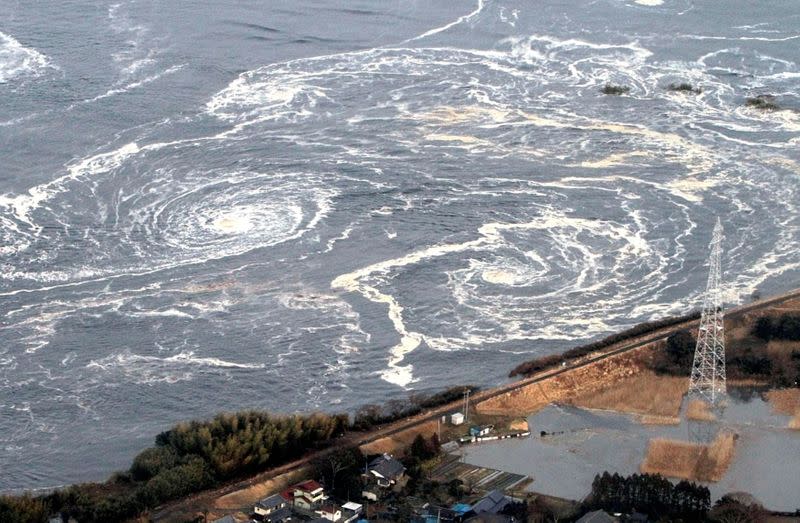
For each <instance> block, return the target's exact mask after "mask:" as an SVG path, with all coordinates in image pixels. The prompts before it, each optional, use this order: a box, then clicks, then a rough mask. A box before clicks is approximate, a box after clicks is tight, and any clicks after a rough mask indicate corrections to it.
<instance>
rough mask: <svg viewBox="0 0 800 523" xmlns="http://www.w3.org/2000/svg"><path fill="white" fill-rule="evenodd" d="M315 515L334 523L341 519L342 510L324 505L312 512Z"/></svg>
mask: <svg viewBox="0 0 800 523" xmlns="http://www.w3.org/2000/svg"><path fill="white" fill-rule="evenodd" d="M314 513H315V514H316V515H318V516H319V517H321V518H323V519H327V520H328V521H333V522H334V523H335V522H337V521H339V520H340V519H342V510H341V509H340V508H339V507H337V506H336V505H329V504H324V505H322V506H321V507H319V508H318V509H316V510H315V511H314Z"/></svg>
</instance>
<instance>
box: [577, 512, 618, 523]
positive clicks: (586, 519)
mask: <svg viewBox="0 0 800 523" xmlns="http://www.w3.org/2000/svg"><path fill="white" fill-rule="evenodd" d="M618 522H619V519H617V518H615V517H613V516H611V515H609V514H608V513H607V512H605V511H603V510H595V511H594V512H589V513H587V514H584V515H583V516H582V517H581V518H580V519H579V520H578V521H576V522H575V523H618Z"/></svg>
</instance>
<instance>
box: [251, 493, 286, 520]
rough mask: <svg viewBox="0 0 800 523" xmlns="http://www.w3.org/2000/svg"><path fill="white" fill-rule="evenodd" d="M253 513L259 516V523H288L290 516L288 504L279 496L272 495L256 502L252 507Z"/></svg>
mask: <svg viewBox="0 0 800 523" xmlns="http://www.w3.org/2000/svg"><path fill="white" fill-rule="evenodd" d="M253 512H255V513H256V514H257V515H258V516H261V521H264V522H265V523H281V522H283V521H289V519H290V518H291V515H292V509H291V508H290V507H289V504H288V503H287V502H286V500H285V499H284V498H283V496H281V495H279V494H273V495H272V496H269V497H266V498H264V499H262V500H261V501H259V502H257V503H256V505H255V507H253Z"/></svg>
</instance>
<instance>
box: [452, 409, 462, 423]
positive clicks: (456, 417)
mask: <svg viewBox="0 0 800 523" xmlns="http://www.w3.org/2000/svg"><path fill="white" fill-rule="evenodd" d="M450 423H451V424H453V425H461V424H462V423H464V414H462V413H460V412H455V413H453V414H451V415H450Z"/></svg>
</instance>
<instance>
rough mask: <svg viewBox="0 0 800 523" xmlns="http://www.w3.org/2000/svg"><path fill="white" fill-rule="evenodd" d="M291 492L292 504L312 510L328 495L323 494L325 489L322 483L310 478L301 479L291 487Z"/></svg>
mask: <svg viewBox="0 0 800 523" xmlns="http://www.w3.org/2000/svg"><path fill="white" fill-rule="evenodd" d="M292 494H293V498H294V506H295V507H299V508H302V509H306V510H314V509H315V508H316V507H317V506H319V505H320V504H321V503H323V502H324V501H325V500H326V499H328V496H326V495H325V490H324V489H323V488H322V485H320V484H319V483H317V482H316V481H314V480H313V479H310V480H308V481H303V482H302V483H298V484H297V485H295V486H294V487H292Z"/></svg>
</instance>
